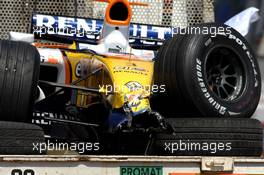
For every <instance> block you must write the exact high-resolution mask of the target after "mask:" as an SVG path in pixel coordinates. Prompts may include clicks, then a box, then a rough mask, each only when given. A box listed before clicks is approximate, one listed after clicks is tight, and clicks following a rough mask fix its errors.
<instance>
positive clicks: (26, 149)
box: [0, 122, 46, 155]
mask: <svg viewBox="0 0 264 175" xmlns="http://www.w3.org/2000/svg"><path fill="white" fill-rule="evenodd" d="M42 143H45V138H44V132H43V130H42V129H41V128H40V127H38V126H36V125H33V124H27V123H21V122H19V123H17V122H0V154H2V155H3V154H6V155H9V154H16V155H23V154H24V155H29V154H34V155H35V154H45V152H46V150H44V151H43V150H42V152H40V150H37V149H36V148H34V145H37V144H38V146H39V145H40V144H42Z"/></svg>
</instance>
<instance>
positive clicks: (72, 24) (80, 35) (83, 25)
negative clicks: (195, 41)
mask: <svg viewBox="0 0 264 175" xmlns="http://www.w3.org/2000/svg"><path fill="white" fill-rule="evenodd" d="M103 23H104V22H103V20H100V19H90V18H87V19H85V18H74V17H63V16H52V15H44V14H33V18H32V31H33V33H34V34H36V35H37V36H40V37H43V38H45V36H44V35H45V34H48V35H57V36H67V37H68V38H71V39H73V40H78V41H84V42H85V41H87V40H88V41H89V40H92V41H94V40H98V39H99V35H100V33H101V32H102V28H103ZM174 30H175V29H174V28H172V27H163V26H154V25H143V24H135V23H134V24H131V25H130V28H129V34H130V38H131V39H130V43H131V44H139V45H140V44H149V45H161V44H162V43H161V42H159V43H157V42H150V41H143V40H142V39H144V38H145V39H154V40H158V41H163V40H166V39H169V38H172V36H173V33H174ZM42 35H43V36H42Z"/></svg>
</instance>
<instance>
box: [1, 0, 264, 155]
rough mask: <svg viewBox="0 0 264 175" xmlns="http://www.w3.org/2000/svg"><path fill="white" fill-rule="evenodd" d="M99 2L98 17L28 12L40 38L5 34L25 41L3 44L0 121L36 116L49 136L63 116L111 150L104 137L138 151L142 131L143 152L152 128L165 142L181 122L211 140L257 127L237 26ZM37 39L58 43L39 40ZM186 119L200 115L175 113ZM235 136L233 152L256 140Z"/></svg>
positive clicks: (121, 1) (256, 78)
mask: <svg viewBox="0 0 264 175" xmlns="http://www.w3.org/2000/svg"><path fill="white" fill-rule="evenodd" d="M105 2H108V3H109V4H108V6H107V8H106V14H105V19H104V20H103V21H102V20H97V19H83V18H75V17H63V16H51V15H45V14H34V15H33V19H32V33H34V35H35V36H34V37H35V39H38V40H37V42H34V40H33V39H32V35H26V34H18V33H10V37H11V39H12V40H22V41H24V42H21V41H1V42H0V94H1V95H0V96H1V98H0V120H2V121H13V122H29V123H30V122H33V123H35V124H39V125H41V126H42V127H43V128H44V129H45V132H47V133H49V134H48V135H54V133H56V134H58V133H60V131H54V129H55V130H56V129H58V128H60V127H59V126H58V125H56V126H54V123H66V124H68V127H69V126H70V128H71V130H74V132H75V135H76V136H77V137H78V138H79V137H83V138H85V139H87V138H89V139H92V138H93V139H98V138H100V139H101V141H102V140H104V142H106V144H105V145H106V146H105V147H107V148H108V147H109V144H107V143H110V145H111V144H112V145H113V144H114V145H116V144H117V143H119V142H120V140H122V141H123V140H126V139H127V138H129V139H128V140H130V142H127V144H125V145H126V146H123V147H122V149H123V148H127V147H129V145H133V150H137V149H136V147H135V146H134V145H135V144H136V143H135V140H137V139H139V138H140V136H138V135H137V134H138V133H148V134H145V135H144V137H143V138H142V141H140V143H144V144H145V145H147V148H148V149H144V151H146V150H148V151H150V150H151V149H150V147H149V145H151V141H150V139H149V134H150V133H152V132H153V131H154V130H155V132H156V133H159V135H158V136H157V137H160V140H159V139H158V142H156V141H155V143H156V145H159V146H160V147H161V145H162V144H161V143H160V142H161V140H163V141H164V138H166V139H167V140H170V139H172V140H174V139H176V137H178V136H179V135H177V134H176V136H175V134H174V135H172V134H171V133H177V132H178V131H179V130H177V128H179V127H186V128H189V131H188V132H193V134H192V135H193V136H192V138H196V139H198V140H199V139H201V137H200V136H201V135H200V136H198V135H195V133H197V132H202V130H207V131H206V132H210V133H211V135H210V137H211V136H212V135H213V136H212V137H213V138H212V137H211V139H215V138H216V139H217V137H221V138H222V136H220V135H219V130H221V132H224V133H226V134H227V133H231V132H230V131H231V130H232V129H234V128H233V127H236V126H237V128H236V129H237V131H238V132H236V133H235V134H238V133H239V134H241V133H242V134H243V132H249V131H250V130H243V128H248V127H249V128H250V124H251V125H252V127H253V126H254V127H256V125H257V127H258V128H259V127H260V126H259V124H258V122H256V121H255V120H254V121H247V120H246V119H241V118H249V117H251V115H252V114H253V113H254V111H255V109H256V107H257V105H258V102H259V98H260V90H261V78H260V71H259V67H258V63H257V60H256V58H255V55H254V53H253V51H252V49H251V48H250V46H249V44H248V43H247V41H246V40H245V39H244V38H243V37H242V36H241V35H240V34H239V33H238V32H237V31H235V30H234V29H232V28H231V27H229V26H226V25H222V24H215V23H209V24H200V25H197V26H190V27H188V28H186V29H179V28H171V27H162V26H151V25H143V24H130V20H131V17H132V10H131V6H132V5H143V6H147V5H146V4H143V3H132V2H128V1H126V0H109V1H108V0H105ZM146 8H147V7H146ZM177 31H178V32H177ZM39 39H41V40H44V39H45V40H51V41H56V42H58V41H60V42H62V43H64V44H43V42H39V41H40V40H39ZM25 41H29V42H32V43H33V44H31V45H30V44H27V43H25ZM66 43H71V44H67V45H66ZM183 116H184V117H206V118H199V119H193V118H192V119H180V118H179V117H183ZM215 117H218V118H215ZM166 118H172V119H166ZM207 118H211V119H207ZM228 118H229V119H228ZM199 123H200V124H199ZM196 124H199V127H201V130H199V129H198V130H199V131H198V130H196V129H197V127H196ZM72 125H74V127H73V126H72ZM76 125H77V127H76ZM223 125H224V126H223ZM17 126H20V125H17ZM48 126H49V127H48ZM50 126H52V129H50ZM197 126H198V125H197ZM82 127H85V128H86V127H88V129H87V128H86V129H83V128H82ZM223 127H226V128H225V129H221V128H223ZM254 127H253V128H254ZM47 128H49V129H47ZM94 128H96V129H94ZM191 128H193V130H192V129H191ZM195 128H196V129H195ZM206 128H207V129H206ZM182 132H187V131H185V130H184V129H183V130H182ZM203 132H204V131H203ZM214 132H215V133H214ZM252 132H253V131H252ZM47 133H45V134H46V135H47ZM64 133H65V132H64ZM84 133H87V135H85V134H84ZM120 133H122V134H124V133H126V136H124V135H121V134H120ZM129 133H133V134H131V135H133V139H130V137H128V135H129ZM246 134H250V133H244V135H246ZM62 135H63V134H62ZM91 135H92V136H91ZM113 135H115V137H113ZM117 135H118V138H119V139H116V138H117V137H116V136H117ZM164 135H165V136H164ZM166 135H167V136H166ZM187 135H188V134H186V133H185V135H184V134H183V135H181V136H179V138H183V139H187V138H186V137H187ZM202 135H204V137H206V139H209V135H206V134H202ZM259 135H260V133H259ZM196 136H197V137H196ZM233 136H234V133H233V134H230V135H229V136H226V138H225V140H224V142H225V143H227V141H228V140H230V139H231V138H233ZM59 137H62V136H61V135H60V136H59ZM66 137H67V136H66ZM229 137H230V138H229ZM55 138H58V136H57V137H56V136H55ZM102 138H103V139H102ZM120 138H122V139H120ZM79 139H80V138H79ZM245 139H248V138H246V137H245ZM131 140H132V141H131ZM209 140H210V139H209ZM240 140H243V139H242V138H241V139H240ZM207 141H208V140H207ZM211 141H212V142H213V140H211ZM258 141H259V140H258ZM131 142H132V143H131ZM199 142H201V141H199ZM234 142H235V144H234V145H233V146H234V149H233V150H234V151H233V154H234V155H239V154H240V153H241V149H240V148H245V147H248V144H251V145H252V143H247V144H246V143H244V144H242V145H241V144H240V143H238V141H234ZM162 143H163V142H162ZM163 146H164V145H163ZM110 147H111V146H110ZM113 147H115V148H117V147H120V145H119V146H117V145H116V146H112V147H111V148H113ZM160 147H159V149H160V150H163V149H161V148H160ZM252 147H253V146H252ZM252 147H251V148H252ZM111 150H112V153H118V151H117V152H115V151H116V149H111ZM113 150H114V151H113ZM260 150H261V149H260V148H259V149H248V150H247V151H245V152H247V153H248V154H253V152H254V154H259V152H260ZM163 151H164V150H163ZM245 152H243V153H245ZM189 153H190V154H199V153H200V152H199V151H196V152H195V151H194V152H192V151H190V152H189ZM211 154H212V153H210V152H208V155H211ZM219 154H220V155H225V154H230V152H223V153H219Z"/></svg>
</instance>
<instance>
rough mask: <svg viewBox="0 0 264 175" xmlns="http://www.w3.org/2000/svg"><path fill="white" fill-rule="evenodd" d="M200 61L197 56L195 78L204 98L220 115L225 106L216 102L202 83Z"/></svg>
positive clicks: (223, 112)
mask: <svg viewBox="0 0 264 175" xmlns="http://www.w3.org/2000/svg"><path fill="white" fill-rule="evenodd" d="M201 65H202V62H201V60H200V59H199V58H197V59H196V70H197V79H198V82H199V85H200V87H201V90H202V92H203V94H204V96H205V98H206V99H207V100H208V102H209V103H210V104H211V105H212V106H213V107H214V108H215V109H216V110H217V111H218V112H219V113H220V114H222V115H224V114H225V112H226V107H224V106H221V105H220V104H219V103H217V102H216V101H215V100H214V99H213V98H212V97H211V95H210V93H209V92H208V90H207V88H206V85H205V83H204V79H203V74H202V66H201Z"/></svg>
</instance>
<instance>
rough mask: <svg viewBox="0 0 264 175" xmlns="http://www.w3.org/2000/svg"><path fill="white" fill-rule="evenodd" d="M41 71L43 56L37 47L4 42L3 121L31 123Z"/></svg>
mask: <svg viewBox="0 0 264 175" xmlns="http://www.w3.org/2000/svg"><path fill="white" fill-rule="evenodd" d="M39 69H40V56H39V53H38V51H37V49H36V48H35V47H34V46H32V45H30V44H28V43H25V42H15V41H5V40H3V41H1V40H0V120H4V121H17V122H18V121H19V122H26V121H29V120H30V117H31V116H32V107H33V102H34V99H35V94H36V89H37V81H38V77H39Z"/></svg>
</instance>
